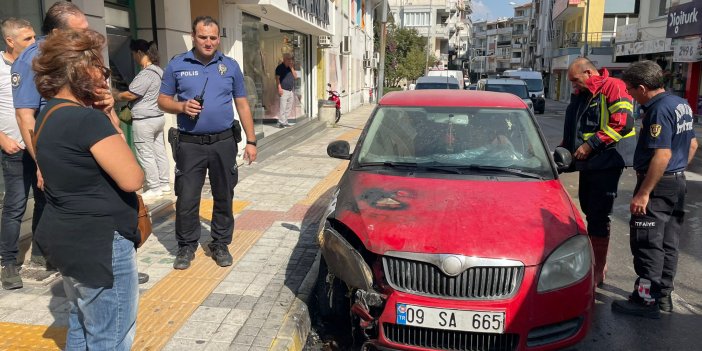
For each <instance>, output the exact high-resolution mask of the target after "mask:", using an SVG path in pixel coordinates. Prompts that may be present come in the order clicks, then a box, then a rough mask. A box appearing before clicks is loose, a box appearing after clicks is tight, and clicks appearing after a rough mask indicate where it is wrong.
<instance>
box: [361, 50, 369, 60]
mask: <svg viewBox="0 0 702 351" xmlns="http://www.w3.org/2000/svg"><path fill="white" fill-rule="evenodd" d="M363 60H370V54H369V53H368V51H366V52H364V53H363Z"/></svg>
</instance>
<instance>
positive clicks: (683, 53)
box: [673, 38, 702, 62]
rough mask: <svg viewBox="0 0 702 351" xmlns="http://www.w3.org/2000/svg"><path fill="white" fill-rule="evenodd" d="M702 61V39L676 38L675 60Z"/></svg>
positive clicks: (674, 45)
mask: <svg viewBox="0 0 702 351" xmlns="http://www.w3.org/2000/svg"><path fill="white" fill-rule="evenodd" d="M697 61H702V39H700V38H695V39H676V40H675V43H674V44H673V62H697Z"/></svg>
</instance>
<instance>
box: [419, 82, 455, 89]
mask: <svg viewBox="0 0 702 351" xmlns="http://www.w3.org/2000/svg"><path fill="white" fill-rule="evenodd" d="M414 89H416V90H422V89H458V84H452V83H417V85H416V86H415V87H414Z"/></svg>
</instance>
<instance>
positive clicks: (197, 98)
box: [193, 77, 210, 119]
mask: <svg viewBox="0 0 702 351" xmlns="http://www.w3.org/2000/svg"><path fill="white" fill-rule="evenodd" d="M209 79H210V78H209V77H208V78H206V79H205V85H204V86H203V87H202V92H201V93H200V94H199V95H195V97H194V98H193V100H195V101H197V103H199V104H200V108H201V109H202V108H203V107H204V106H205V105H204V104H205V88H207V81H208V80H209ZM200 111H202V110H200ZM199 117H200V114H199V113H198V114H196V115H195V116H194V117H193V119H197V118H199Z"/></svg>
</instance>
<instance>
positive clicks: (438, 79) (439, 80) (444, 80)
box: [417, 76, 458, 84]
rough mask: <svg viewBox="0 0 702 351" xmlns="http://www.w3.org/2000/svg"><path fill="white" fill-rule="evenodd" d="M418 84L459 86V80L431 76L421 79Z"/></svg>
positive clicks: (449, 77) (418, 79)
mask: <svg viewBox="0 0 702 351" xmlns="http://www.w3.org/2000/svg"><path fill="white" fill-rule="evenodd" d="M417 83H455V84H458V79H456V77H451V76H431V77H427V76H424V77H419V78H417Z"/></svg>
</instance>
